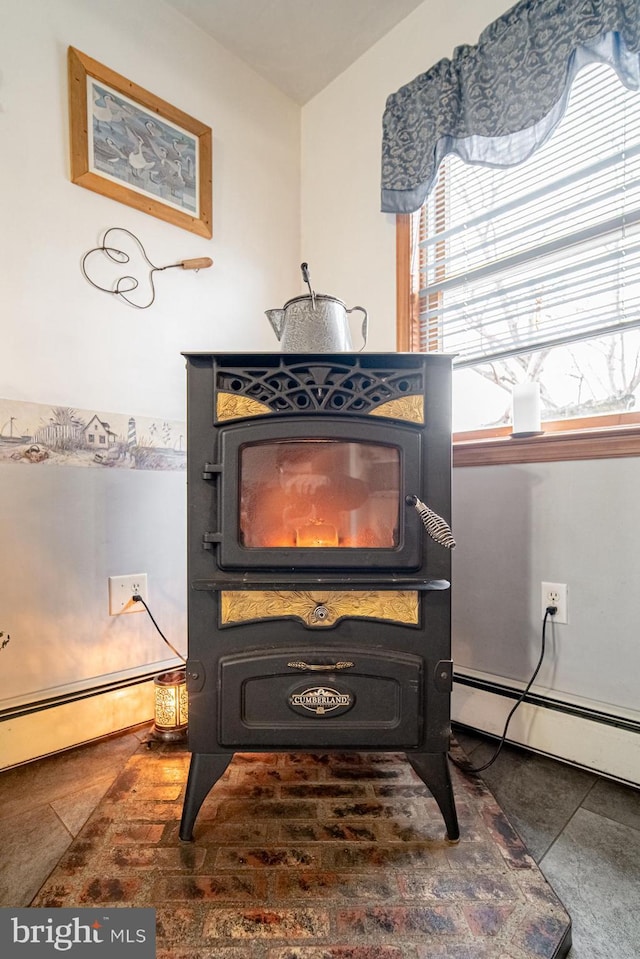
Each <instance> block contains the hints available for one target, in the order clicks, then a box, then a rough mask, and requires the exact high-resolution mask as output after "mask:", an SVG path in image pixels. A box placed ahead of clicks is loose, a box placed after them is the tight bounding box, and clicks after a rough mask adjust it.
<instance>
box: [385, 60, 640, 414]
mask: <svg viewBox="0 0 640 959" xmlns="http://www.w3.org/2000/svg"><path fill="white" fill-rule="evenodd" d="M639 96H640V95H639V94H638V93H637V92H634V91H632V90H628V89H627V88H626V87H624V86H623V85H622V84H621V83H620V81H619V79H618V77H617V76H616V74H615V73H614V72H613V71H612V70H611V69H610V68H609V67H607V66H604V65H601V64H596V65H591V66H589V67H586V68H584V69H583V70H581V71H580V73H579V74H578V75H577V77H576V79H575V81H574V84H573V88H572V91H571V95H570V99H569V103H568V106H567V110H566V113H565V116H564V118H563V120H562V122H561V123H560V125H559V126H558V127H557V129H556V131H555V132H554V134H553V135H552V136H551V137H550V139H549V140H548V141H547V143H546V144H544V145H543V146H542V147H540V148H539V149H538V150H537V151H536V152H535V153H534V154H533V155H532V156H531V157H530V158H529V159H528V160H527V161H525V162H524V163H522V164H520V165H519V166H516V167H509V168H504V169H496V168H489V167H483V166H477V165H467V164H465V163H463V162H462V161H461V160H459V159H458V158H457V157H456V156H454V155H449V156H447V157H446V158H445V160H444V161H443V162H442V163H441V166H440V170H439V174H438V180H437V182H436V185H435V187H434V189H433V190H432V192H431V194H430V196H429V197H428V199H427V201H426V203H425V205H424V206H423V207H422V209H421V210H420V211H419V212H418V213H416V214H414V215H413V216H412V217H399V221H400V222H399V232H398V236H399V257H398V276H399V280H400V281H401V282H404V284H405V286H404V290H405V291H406V292H405V293H403V291H402V288H401V287H399V342H398V347H399V349H415V350H427V351H430V350H434V349H437V350H442V351H444V352H450V353H453V354H456V359H455V360H454V430H456V431H463V430H476V429H480V428H483V427H499V426H501V425H502V426H505V427H506V424H508V423H509V422H510V418H511V392H512V389H513V386H514V385H515V384H516V383H519V382H524V381H527V380H536V381H537V382H539V383H540V387H541V398H542V409H543V419H544V420H554V421H558V420H560V421H565V422H567V421H574V420H575V419H576V418H580V417H590V418H592V417H598V418H599V419H598V420H597V421H596V422H602V423H605V422H607V419H606V417H607V416H610V415H611V414H621V413H622V414H626V413H628V412H629V411H633V410H634V409H637V410H639V411H640V330H639V329H637V328H636V325H637V324H639V323H640V99H639ZM407 283H409V284H410V288H407ZM629 418H631V419H635V420H636V421H639V420H640V417H639V416H637V414H636V415H634V416H631V417H629ZM618 419H619V418H618ZM567 425H568V422H567Z"/></svg>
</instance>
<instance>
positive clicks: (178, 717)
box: [153, 669, 188, 742]
mask: <svg viewBox="0 0 640 959" xmlns="http://www.w3.org/2000/svg"><path fill="white" fill-rule="evenodd" d="M153 693H154V717H155V722H154V726H153V735H154V737H155V738H156V739H162V740H164V741H165V742H180V741H182V740H184V739H186V736H187V722H188V704H187V682H186V670H185V669H172V670H171V671H170V672H167V673H160V674H159V675H158V676H156V678H155V679H154V681H153Z"/></svg>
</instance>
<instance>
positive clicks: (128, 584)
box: [109, 573, 147, 616]
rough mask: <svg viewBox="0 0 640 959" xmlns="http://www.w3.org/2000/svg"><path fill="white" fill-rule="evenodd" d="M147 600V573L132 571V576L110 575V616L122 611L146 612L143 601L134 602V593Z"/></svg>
mask: <svg viewBox="0 0 640 959" xmlns="http://www.w3.org/2000/svg"><path fill="white" fill-rule="evenodd" d="M136 593H137V594H138V595H139V596H142V598H143V599H144V601H145V603H146V602H147V574H146V573H132V574H131V576H110V577H109V616H118V615H119V614H120V613H144V606H143V604H142V603H134V601H133V600H132V599H131V597H132V596H133V595H134V594H136Z"/></svg>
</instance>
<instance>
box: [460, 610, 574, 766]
mask: <svg viewBox="0 0 640 959" xmlns="http://www.w3.org/2000/svg"><path fill="white" fill-rule="evenodd" d="M557 612H558V607H557V606H547V608H546V610H545V613H544V619H543V620H542V641H541V648H540V658H539V660H538V664H537V666H536V668H535V669H534V671H533V675H532V676H531V679H530V680H529V682H528V683H527V685H526V687H525V688H524V689H523V691H522V692H521V693H520V695H519V696H518V698H517V699H516V701H515V703H514V705H513V707H512V709H511V711H510V712H509V715H508V716H507V721H506V722H505V724H504V729H503V730H502V736H501V737H500V742H499V743H498V748H497V749H496V751H495V752H494V754H493V756H492V757H491V759H489V760H487V762H486V763H484V764H483V765H482V766H469V765H468V764H467V763H466V762H461V761H460V760H459V759H456V758H455V756H452V755H451V754H449V759H450V760H451V762H452V763H454V765H456V766H458V767H459V768H460V769H463V770H464V771H465V772H466V773H481V772H484V770H485V769H488V768H489V766H492V765H493V764H494V762H495V761H496V759H497V758H498V756H499V755H500V751H501V750H502V747H503V746H504V744H505V741H506V738H507V730H508V729H509V723H510V722H511V717H512V716H513V714H514V713H515V711H516V709H517V708H518V706H519V705H520V703H521V702H523V701H524V699H525V698H526V695H527V693H528V692H529V690H530V689H531V687H532V686H533V684H534V681H535V678H536V676H537V675H538V673H539V672H540V667H541V666H542V660H543V659H544V654H545V649H546V645H547V638H546V632H547V619H548V618H549V616H555V614H556V613H557Z"/></svg>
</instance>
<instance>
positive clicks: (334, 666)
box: [287, 660, 355, 672]
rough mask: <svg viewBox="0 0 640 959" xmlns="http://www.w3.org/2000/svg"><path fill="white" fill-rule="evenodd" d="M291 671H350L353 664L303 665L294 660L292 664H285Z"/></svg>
mask: <svg viewBox="0 0 640 959" xmlns="http://www.w3.org/2000/svg"><path fill="white" fill-rule="evenodd" d="M287 666H290V667H291V669H314V670H316V671H318V672H319V671H323V670H324V671H331V670H334V669H350V668H351V666H355V663H347V662H345V663H303V662H300V661H299V660H296V661H295V662H293V663H287Z"/></svg>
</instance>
